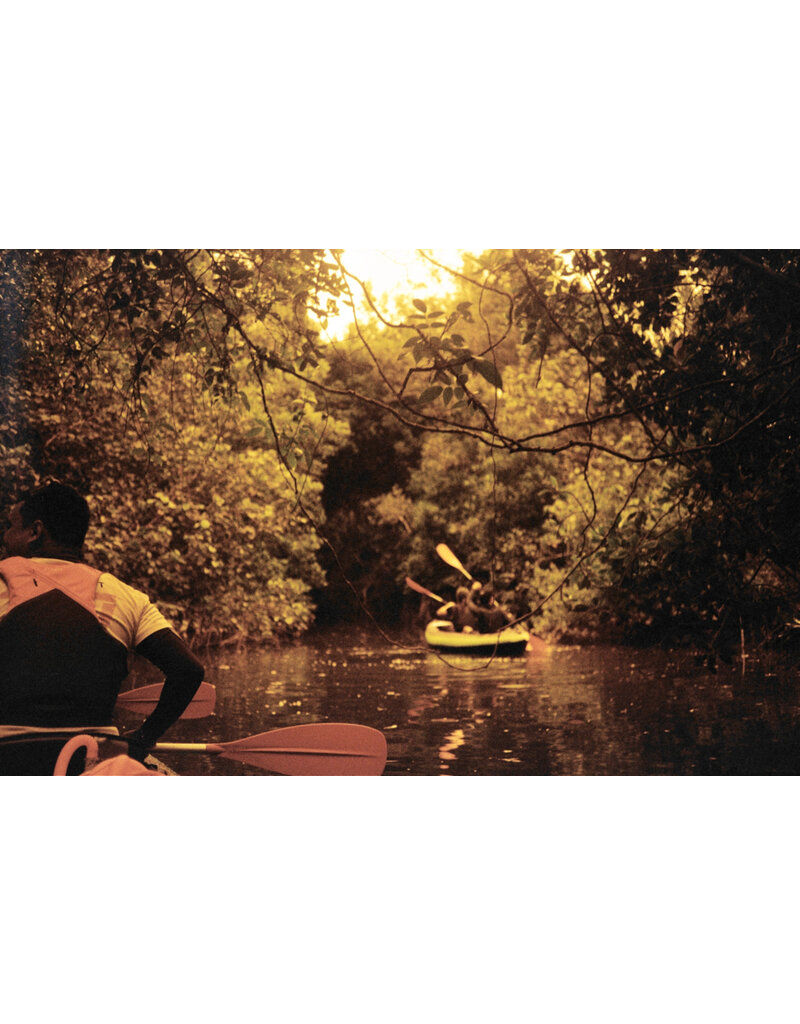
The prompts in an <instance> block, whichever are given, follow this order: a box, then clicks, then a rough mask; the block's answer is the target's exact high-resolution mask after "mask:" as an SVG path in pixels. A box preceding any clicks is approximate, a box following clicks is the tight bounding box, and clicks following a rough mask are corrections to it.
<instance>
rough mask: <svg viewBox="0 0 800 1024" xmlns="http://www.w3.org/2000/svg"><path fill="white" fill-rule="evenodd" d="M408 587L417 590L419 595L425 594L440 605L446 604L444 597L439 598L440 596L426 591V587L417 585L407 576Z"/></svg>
mask: <svg viewBox="0 0 800 1024" xmlns="http://www.w3.org/2000/svg"><path fill="white" fill-rule="evenodd" d="M406 586H407V587H411V589H412V590H416V592H417V593H418V594H424V595H425V597H430V598H432V599H433V600H434V601H438V602H439V604H445V603H446V602H445V599H444V598H443V597H439V595H438V594H434V593H433V592H432V591H430V590H426V589H425V587H423V586H421V585H420V584H419V583H415V582H414V580H412V579H411V578H410V577H409V576H406Z"/></svg>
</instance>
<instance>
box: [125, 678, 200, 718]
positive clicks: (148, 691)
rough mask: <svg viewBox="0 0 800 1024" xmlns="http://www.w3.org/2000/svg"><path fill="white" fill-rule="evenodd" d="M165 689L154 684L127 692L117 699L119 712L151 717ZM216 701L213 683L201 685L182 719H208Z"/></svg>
mask: <svg viewBox="0 0 800 1024" xmlns="http://www.w3.org/2000/svg"><path fill="white" fill-rule="evenodd" d="M163 689H164V684H163V683H153V684H152V685H151V686H137V687H135V688H134V689H133V690H126V691H125V692H124V693H121V694H120V695H119V697H117V710H118V711H131V712H133V713H134V714H137V715H149V714H150V712H151V711H155V708H156V704H158V700H159V697H160V696H161V691H162V690H163ZM216 700H217V691H216V689H215V688H214V687H213V686H212V685H211V683H201V684H200V686H199V687H198V690H197V693H196V694H195V695H194V697H192V702H191V704H189V706H188V707H187V708H186V710H185V711H184V712H183V714H182V715H181V718H182V719H183V718H207V717H208V716H209V715H210V714H213V712H214V705H215V703H216Z"/></svg>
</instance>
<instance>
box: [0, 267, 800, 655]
mask: <svg viewBox="0 0 800 1024" xmlns="http://www.w3.org/2000/svg"><path fill="white" fill-rule="evenodd" d="M346 256H347V254H346V252H345V253H341V252H340V251H337V250H260V251H252V250H249V251H240V250H237V251H205V250H147V251H135V252H132V251H123V252H120V251H117V252H104V251H95V250H91V251H53V250H41V251H27V252H21V251H16V250H7V251H4V252H2V256H1V257H0V259H1V260H2V262H1V263H0V289H1V291H0V330H2V346H1V347H0V372H1V373H2V383H0V412H1V413H2V425H0V465H1V466H2V500H3V502H4V504H6V505H7V504H8V503H9V502H11V501H13V500H14V499H15V497H16V495H17V494H19V493H20V491H21V490H23V489H25V488H26V487H29V486H31V485H33V484H35V483H37V482H39V481H42V480H44V479H47V478H52V477H55V478H58V479H62V480H65V481H67V482H69V483H72V484H74V485H75V486H77V487H78V488H80V489H81V490H82V491H84V492H85V493H87V494H88V495H90V498H91V502H92V507H93V509H94V522H93V526H92V529H91V532H90V537H89V544H88V547H87V555H88V557H89V558H90V560H92V561H94V562H95V563H96V564H98V565H103V566H104V567H107V568H108V569H109V570H110V571H112V572H116V573H118V574H119V575H120V576H122V577H123V578H124V579H126V580H128V581H129V582H131V583H132V584H133V585H135V586H138V587H141V588H142V589H144V590H146V591H147V592H148V593H150V594H151V596H152V597H153V598H154V599H155V600H157V601H158V602H159V604H160V605H162V606H163V607H164V609H165V611H166V612H167V613H168V614H170V615H171V616H172V617H173V620H174V622H175V624H176V626H177V627H178V628H180V629H181V630H182V631H183V632H184V633H186V634H187V635H188V636H189V637H190V638H192V639H193V641H194V642H195V643H226V642H234V641H238V640H244V639H248V640H256V641H275V640H281V639H284V638H289V637H292V636H297V635H300V634H301V633H302V632H303V631H304V630H306V629H308V628H310V627H311V626H312V625H313V623H314V622H315V621H331V620H333V619H337V618H338V619H341V618H343V617H345V618H346V617H349V616H364V615H370V616H373V617H374V618H375V619H376V620H377V621H379V622H381V623H392V624H396V623H397V622H398V620H399V619H400V616H401V614H402V612H403V610H406V611H408V610H409V609H411V608H413V607H415V606H416V595H413V600H412V595H410V594H409V592H408V590H407V588H405V586H404V579H405V577H406V576H411V577H412V578H414V579H416V580H418V581H419V582H421V583H422V584H424V585H425V586H426V587H429V588H430V589H431V590H433V591H435V592H436V593H438V594H442V595H444V596H446V597H449V596H450V594H451V593H452V589H453V587H454V586H455V585H456V584H457V582H458V579H457V577H456V575H455V574H454V572H453V570H452V569H450V568H449V567H447V566H446V565H444V564H443V563H442V562H441V561H440V560H439V559H437V557H436V554H435V551H434V548H435V545H436V543H437V542H439V541H444V542H446V543H447V544H449V545H450V547H451V548H452V549H453V550H454V551H455V552H456V553H457V554H458V556H459V558H460V559H461V560H462V561H463V562H464V564H465V565H466V566H467V567H468V568H469V570H470V571H471V572H472V573H473V574H474V575H477V576H481V577H483V578H485V579H490V578H491V579H492V581H493V582H494V584H495V586H496V588H497V589H499V590H500V591H502V592H503V593H504V594H505V595H506V596H507V599H508V601H509V602H510V603H511V605H512V607H513V610H514V612H515V613H516V614H517V615H519V616H529V621H530V623H531V625H532V628H534V629H536V630H537V631H538V632H543V633H548V634H550V635H552V636H555V637H560V638H567V639H578V640H580V639H598V638H599V639H608V640H615V641H620V640H622V641H629V642H664V643H670V644H683V643H687V644H693V645H703V646H709V647H711V648H712V649H713V650H714V652H715V653H717V654H721V655H722V656H723V657H729V656H730V655H731V653H732V652H733V650H734V649H736V648H738V647H739V646H740V645H741V643H742V638H743V637H745V636H746V637H747V643H748V645H752V644H754V643H756V642H762V641H765V642H766V641H775V640H777V639H779V638H781V637H785V636H786V635H787V631H788V632H791V630H789V628H788V626H787V624H789V623H792V622H793V621H794V619H796V617H797V602H798V593H799V589H798V582H799V581H798V564H799V562H798V555H800V526H799V525H798V516H797V509H798V507H800V504H799V502H798V499H800V467H798V461H797V457H796V445H797V433H798V419H799V418H800V403H798V401H797V398H796V394H795V392H796V388H797V383H798V373H799V372H800V344H799V339H800V334H799V333H798V332H799V330H800V253H798V252H795V251H778V250H770V251H758V252H753V251H748V252H738V251H727V250H726V251H709V250H637V251H633V250H614V251H602V250H569V251H559V252H554V251H544V250H489V251H487V252H479V253H465V254H464V260H463V265H461V266H458V267H451V268H446V271H447V274H446V276H447V279H448V280H449V281H450V282H451V286H450V288H449V289H442V292H441V294H438V295H437V294H420V293H415V294H409V295H406V296H400V297H397V298H396V301H395V303H394V305H393V307H392V308H391V309H386V308H383V307H380V308H379V307H378V305H377V304H375V303H374V302H373V305H372V315H370V316H368V317H366V318H364V317H361V316H356V315H355V314H354V315H353V317H352V323H351V326H350V328H349V330H348V332H347V333H346V334H345V335H344V336H343V337H342V336H332V335H329V334H328V333H327V328H328V325H329V323H330V322H331V319H330V318H332V317H333V316H334V314H335V313H336V312H337V311H340V310H341V309H347V308H348V306H349V305H350V303H351V299H352V298H353V297H355V296H357V295H360V294H362V291H363V285H362V282H360V281H358V280H357V279H356V278H355V277H354V276H353V275H352V274H350V273H349V272H348V270H347V259H346Z"/></svg>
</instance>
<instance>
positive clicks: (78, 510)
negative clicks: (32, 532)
mask: <svg viewBox="0 0 800 1024" xmlns="http://www.w3.org/2000/svg"><path fill="white" fill-rule="evenodd" d="M20 515H21V517H22V522H23V524H24V525H25V526H30V525H31V523H33V522H34V521H35V520H37V519H40V520H41V521H42V523H43V524H44V527H45V529H46V530H47V532H48V533H49V534H50V536H51V537H52V538H53V540H54V541H57V542H58V543H59V544H68V545H69V546H70V547H73V548H80V547H83V541H84V538H85V537H86V531H87V530H88V529H89V506H88V504H87V503H86V499H85V498H83V497H82V496H81V495H80V494H78V492H77V491H76V490H75V488H74V487H70V486H69V485H68V484H56V483H53V484H45V485H44V487H37V489H36V490H35V491H31V492H30V493H29V494H28V495H26V496H25V497H24V498H23V499H22V503H21V506H20Z"/></svg>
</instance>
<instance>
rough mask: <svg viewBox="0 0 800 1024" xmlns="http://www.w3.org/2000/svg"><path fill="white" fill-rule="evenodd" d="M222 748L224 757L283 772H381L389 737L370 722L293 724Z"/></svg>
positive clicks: (334, 773)
mask: <svg viewBox="0 0 800 1024" xmlns="http://www.w3.org/2000/svg"><path fill="white" fill-rule="evenodd" d="M220 747H221V748H222V749H221V750H220V754H221V755H222V756H223V757H229V758H233V759H234V760H236V761H242V762H243V763H244V764H251V765H255V766H256V767H257V768H264V769H266V770H268V771H272V772H278V773H279V774H280V775H380V774H381V772H382V771H383V769H384V766H385V764H386V737H385V736H384V735H383V733H382V732H379V731H378V730H377V729H372V728H370V727H369V726H366V725H351V724H339V723H336V722H320V723H313V724H311V725H293V726H289V727H288V728H286V729H274V730H272V731H271V732H264V733H261V734H260V735H258V736H248V737H247V738H245V739H242V740H234V741H233V742H232V743H222V744H220Z"/></svg>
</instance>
